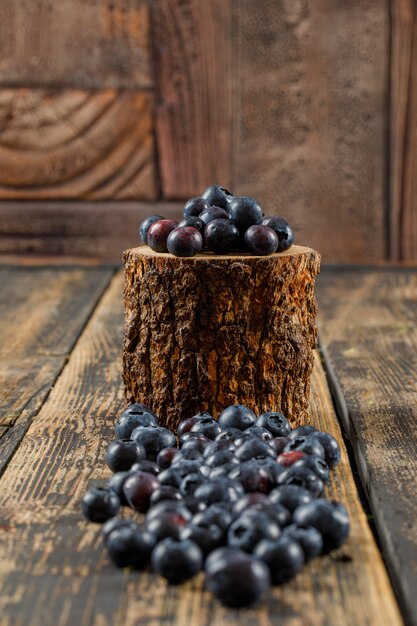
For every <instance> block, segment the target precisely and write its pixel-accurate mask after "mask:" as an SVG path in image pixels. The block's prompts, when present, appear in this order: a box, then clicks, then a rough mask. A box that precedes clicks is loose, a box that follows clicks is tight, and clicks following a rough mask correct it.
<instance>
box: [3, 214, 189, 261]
mask: <svg viewBox="0 0 417 626" xmlns="http://www.w3.org/2000/svg"><path fill="white" fill-rule="evenodd" d="M152 213H157V214H158V215H162V216H164V217H167V218H172V219H180V218H181V215H182V204H175V203H152V204H150V203H144V202H142V203H136V202H106V203H93V202H46V203H45V202H18V203H16V202H1V203H0V258H1V255H8V254H13V253H16V254H31V255H56V256H59V255H61V256H62V257H64V256H70V257H74V256H78V255H79V256H80V257H86V258H87V257H94V258H100V259H104V260H106V261H114V262H116V263H121V261H122V253H123V251H124V250H126V249H127V248H133V247H135V246H137V244H138V229H139V224H140V222H141V221H142V220H143V219H144V218H145V217H147V216H148V215H151V214H152ZM34 258H35V257H34Z"/></svg>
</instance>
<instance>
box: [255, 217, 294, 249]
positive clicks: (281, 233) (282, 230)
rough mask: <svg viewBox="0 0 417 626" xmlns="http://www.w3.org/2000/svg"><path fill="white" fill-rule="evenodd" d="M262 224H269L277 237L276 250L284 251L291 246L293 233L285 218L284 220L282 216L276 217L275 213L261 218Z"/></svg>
mask: <svg viewBox="0 0 417 626" xmlns="http://www.w3.org/2000/svg"><path fill="white" fill-rule="evenodd" d="M262 224H263V225H264V226H269V228H272V230H273V231H275V233H276V235H277V237H278V242H279V243H278V250H277V251H278V252H284V251H285V250H288V248H291V246H292V245H293V243H294V233H293V230H292V228H291V226H290V225H289V224H288V222H287V220H284V218H283V217H278V216H276V215H274V216H271V217H265V218H264V219H263V220H262Z"/></svg>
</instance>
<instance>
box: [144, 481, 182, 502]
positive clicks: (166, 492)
mask: <svg viewBox="0 0 417 626" xmlns="http://www.w3.org/2000/svg"><path fill="white" fill-rule="evenodd" d="M163 500H174V501H175V500H182V495H181V493H180V491H179V489H177V488H176V487H172V486H171V485H161V486H160V487H158V488H157V489H155V491H154V492H153V493H152V495H151V497H150V500H149V504H150V506H151V507H152V506H154V505H155V504H158V502H162V501H163Z"/></svg>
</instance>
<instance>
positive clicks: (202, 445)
mask: <svg viewBox="0 0 417 626" xmlns="http://www.w3.org/2000/svg"><path fill="white" fill-rule="evenodd" d="M210 443H211V439H209V438H208V437H205V436H204V435H202V434H199V433H191V432H189V433H184V434H183V435H182V436H181V438H180V445H181V452H182V451H185V450H195V451H196V452H199V453H200V454H203V453H204V450H205V449H206V448H207V446H208V445H210Z"/></svg>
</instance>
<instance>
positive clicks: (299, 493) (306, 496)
mask: <svg viewBox="0 0 417 626" xmlns="http://www.w3.org/2000/svg"><path fill="white" fill-rule="evenodd" d="M269 499H270V500H271V502H276V503H277V504H282V506H284V507H285V508H286V509H288V511H290V513H292V512H293V511H294V509H296V508H297V507H299V506H301V505H302V504H308V503H309V502H311V501H312V499H313V496H312V495H311V493H310V492H309V491H307V489H303V488H302V487H297V486H296V485H282V486H280V487H277V488H276V489H274V490H273V491H271V493H270V494H269Z"/></svg>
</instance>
